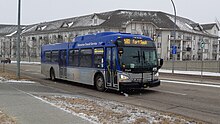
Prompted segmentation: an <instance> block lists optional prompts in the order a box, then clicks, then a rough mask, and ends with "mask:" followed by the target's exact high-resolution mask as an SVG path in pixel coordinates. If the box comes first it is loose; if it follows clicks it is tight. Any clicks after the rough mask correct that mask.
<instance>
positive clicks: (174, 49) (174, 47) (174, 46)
mask: <svg viewBox="0 0 220 124" xmlns="http://www.w3.org/2000/svg"><path fill="white" fill-rule="evenodd" d="M171 2H172V5H173V10H174V15H175V18H174V29H173V30H174V43H173V44H172V74H173V73H174V61H175V58H174V56H175V54H176V49H177V48H176V7H175V4H174V2H173V0H171Z"/></svg>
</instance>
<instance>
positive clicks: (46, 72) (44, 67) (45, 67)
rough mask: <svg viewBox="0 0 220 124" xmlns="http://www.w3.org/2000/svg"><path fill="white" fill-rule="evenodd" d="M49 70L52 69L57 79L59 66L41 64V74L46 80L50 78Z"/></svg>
mask: <svg viewBox="0 0 220 124" xmlns="http://www.w3.org/2000/svg"><path fill="white" fill-rule="evenodd" d="M51 68H53V69H54V72H55V76H56V78H59V65H58V64H48V63H41V74H43V75H45V76H46V77H47V78H50V69H51Z"/></svg>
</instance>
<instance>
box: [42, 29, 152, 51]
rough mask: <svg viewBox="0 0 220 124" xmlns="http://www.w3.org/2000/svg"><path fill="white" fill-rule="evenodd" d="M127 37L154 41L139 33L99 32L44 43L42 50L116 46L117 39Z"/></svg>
mask: <svg viewBox="0 0 220 124" xmlns="http://www.w3.org/2000/svg"><path fill="white" fill-rule="evenodd" d="M126 38H128V39H141V40H147V41H153V40H152V38H150V37H148V36H144V35H139V34H130V33H120V32H102V33H97V34H88V35H83V36H78V37H76V38H74V39H73V42H64V43H56V44H49V45H44V46H42V51H45V50H61V49H68V48H70V49H71V48H87V47H103V46H115V44H114V42H115V41H116V40H117V39H126Z"/></svg>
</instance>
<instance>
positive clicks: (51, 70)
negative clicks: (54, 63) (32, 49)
mask: <svg viewBox="0 0 220 124" xmlns="http://www.w3.org/2000/svg"><path fill="white" fill-rule="evenodd" d="M50 80H52V81H55V80H56V76H55V72H54V70H53V68H52V69H50Z"/></svg>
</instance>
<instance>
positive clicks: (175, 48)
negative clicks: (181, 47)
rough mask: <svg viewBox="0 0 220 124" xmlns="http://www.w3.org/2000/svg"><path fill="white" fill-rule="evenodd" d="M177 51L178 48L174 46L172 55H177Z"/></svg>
mask: <svg viewBox="0 0 220 124" xmlns="http://www.w3.org/2000/svg"><path fill="white" fill-rule="evenodd" d="M176 51H177V47H176V46H172V54H176Z"/></svg>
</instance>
